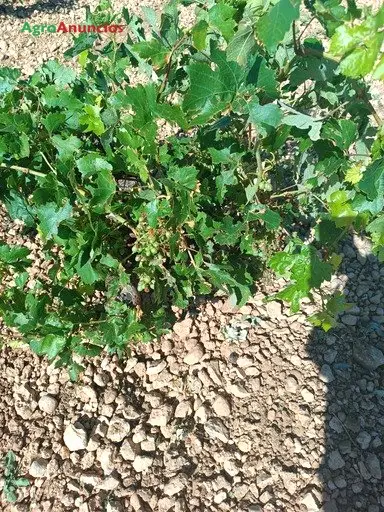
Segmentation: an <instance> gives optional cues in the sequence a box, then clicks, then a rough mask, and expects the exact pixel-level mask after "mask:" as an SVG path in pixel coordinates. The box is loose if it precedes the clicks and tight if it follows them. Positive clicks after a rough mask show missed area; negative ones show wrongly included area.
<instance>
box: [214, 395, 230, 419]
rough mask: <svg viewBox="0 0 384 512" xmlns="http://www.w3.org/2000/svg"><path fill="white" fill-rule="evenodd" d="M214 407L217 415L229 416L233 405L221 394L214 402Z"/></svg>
mask: <svg viewBox="0 0 384 512" xmlns="http://www.w3.org/2000/svg"><path fill="white" fill-rule="evenodd" d="M212 409H213V410H214V412H215V414H217V416H222V417H228V416H229V415H230V414H231V407H230V405H229V403H228V401H227V400H226V399H225V398H224V397H223V396H221V395H219V396H217V397H216V399H215V401H214V402H213V404H212Z"/></svg>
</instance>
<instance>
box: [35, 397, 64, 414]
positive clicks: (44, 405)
mask: <svg viewBox="0 0 384 512" xmlns="http://www.w3.org/2000/svg"><path fill="white" fill-rule="evenodd" d="M58 403H59V402H58V400H57V399H56V398H55V397H54V396H51V395H43V396H42V397H41V398H40V400H39V402H38V406H39V409H40V411H42V412H45V413H46V414H53V413H54V412H55V410H56V408H57V406H58Z"/></svg>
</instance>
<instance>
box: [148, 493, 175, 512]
mask: <svg viewBox="0 0 384 512" xmlns="http://www.w3.org/2000/svg"><path fill="white" fill-rule="evenodd" d="M174 506H175V501H174V500H173V499H172V498H169V497H168V496H164V498H160V499H159V501H158V502H157V510H158V512H168V510H171V509H173V507H174ZM140 510H141V509H140Z"/></svg>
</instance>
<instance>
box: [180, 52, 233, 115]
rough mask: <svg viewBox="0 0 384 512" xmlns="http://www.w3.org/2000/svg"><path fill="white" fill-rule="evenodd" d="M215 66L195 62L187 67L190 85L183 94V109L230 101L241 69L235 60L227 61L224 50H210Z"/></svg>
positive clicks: (194, 108)
mask: <svg viewBox="0 0 384 512" xmlns="http://www.w3.org/2000/svg"><path fill="white" fill-rule="evenodd" d="M212 58H213V60H214V62H215V64H216V68H215V69H212V68H211V66H210V65H209V64H205V63H202V62H195V63H193V64H190V65H189V66H188V67H187V73H188V75H189V78H190V87H189V90H188V91H187V93H186V95H185V96H184V101H183V109H184V111H190V110H197V109H202V108H204V107H205V108H207V106H211V105H212V104H214V103H218V102H219V101H220V100H224V101H227V102H230V101H231V100H232V98H233V97H234V96H235V94H236V92H237V90H238V87H239V84H240V80H241V78H242V77H243V71H242V70H241V68H240V66H239V65H238V64H237V63H235V62H228V61H227V58H226V55H225V53H224V52H221V51H219V50H216V51H214V52H212Z"/></svg>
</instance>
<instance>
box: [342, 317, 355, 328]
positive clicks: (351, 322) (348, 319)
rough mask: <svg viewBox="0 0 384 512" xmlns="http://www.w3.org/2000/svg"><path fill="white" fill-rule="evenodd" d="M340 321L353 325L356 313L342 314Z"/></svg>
mask: <svg viewBox="0 0 384 512" xmlns="http://www.w3.org/2000/svg"><path fill="white" fill-rule="evenodd" d="M341 321H342V322H343V324H345V325H349V326H354V325H356V324H357V321H358V317H357V316H356V315H343V316H342V317H341Z"/></svg>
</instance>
